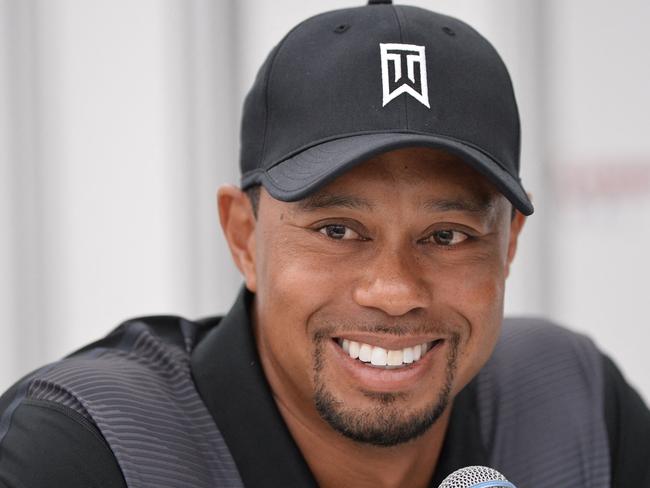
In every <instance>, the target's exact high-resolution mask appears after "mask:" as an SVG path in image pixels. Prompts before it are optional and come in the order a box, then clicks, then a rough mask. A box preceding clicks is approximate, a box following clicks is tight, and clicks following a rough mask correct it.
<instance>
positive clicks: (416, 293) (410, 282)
mask: <svg viewBox="0 0 650 488" xmlns="http://www.w3.org/2000/svg"><path fill="white" fill-rule="evenodd" d="M428 296H429V292H428V289H427V285H426V281H425V279H424V276H423V273H422V268H421V267H420V266H419V265H418V262H417V259H415V258H414V257H413V256H410V255H409V253H408V252H400V251H395V250H390V251H389V250H385V251H384V252H382V253H380V255H379V256H377V258H376V259H374V260H372V261H371V262H370V263H368V266H366V267H365V272H364V276H363V278H362V279H361V280H360V281H359V283H358V284H357V286H355V288H354V291H353V298H354V301H355V302H356V303H358V304H359V305H361V306H363V307H370V308H375V309H379V310H381V311H383V312H384V313H386V314H388V315H391V316H395V317H397V316H402V315H405V314H407V313H409V312H411V311H413V310H417V309H421V308H424V307H426V304H427V302H428Z"/></svg>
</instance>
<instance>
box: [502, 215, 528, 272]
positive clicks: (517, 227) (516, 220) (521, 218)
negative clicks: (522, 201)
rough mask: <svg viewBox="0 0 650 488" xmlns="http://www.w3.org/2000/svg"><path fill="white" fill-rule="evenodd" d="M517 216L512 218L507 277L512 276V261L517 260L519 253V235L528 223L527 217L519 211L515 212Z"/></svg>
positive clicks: (507, 257)
mask: <svg viewBox="0 0 650 488" xmlns="http://www.w3.org/2000/svg"><path fill="white" fill-rule="evenodd" d="M514 212H515V215H514V216H513V217H512V220H511V221H510V237H509V240H508V254H507V256H506V277H507V276H508V275H509V274H510V265H511V264H512V260H513V259H514V258H515V254H516V253H517V242H518V240H519V234H520V233H521V229H523V227H524V224H525V223H526V216H525V215H524V214H522V213H521V212H519V210H515V211H514Z"/></svg>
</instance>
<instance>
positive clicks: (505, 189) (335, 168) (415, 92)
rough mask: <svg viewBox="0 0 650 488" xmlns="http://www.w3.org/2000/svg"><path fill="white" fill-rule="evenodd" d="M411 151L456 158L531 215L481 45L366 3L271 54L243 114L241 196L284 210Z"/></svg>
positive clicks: (408, 11)
mask: <svg viewBox="0 0 650 488" xmlns="http://www.w3.org/2000/svg"><path fill="white" fill-rule="evenodd" d="M414 146H417V147H430V148H434V149H443V150H445V151H446V152H449V153H451V154H454V155H456V156H458V157H460V158H461V159H462V160H463V161H464V162H466V163H467V164H469V165H470V166H471V167H473V168H474V169H475V170H477V171H479V172H480V173H481V174H483V175H484V176H485V177H486V178H488V179H489V180H490V181H491V182H492V183H493V184H494V185H495V186H496V188H497V189H498V190H499V191H500V192H501V193H502V194H503V195H504V196H505V197H506V198H508V199H509V200H510V201H511V202H512V204H513V205H514V206H515V207H516V208H517V209H518V210H519V211H520V212H522V213H523V214H525V215H530V214H532V213H533V205H532V204H531V202H530V200H529V199H528V196H527V195H526V192H525V190H524V189H523V187H522V185H521V182H520V179H519V154H520V126H519V113H518V110H517V102H516V100H515V96H514V92H513V89H512V83H511V81H510V76H509V75H508V71H507V69H506V67H505V65H504V63H503V61H502V60H501V58H500V57H499V55H498V54H497V52H496V51H495V49H494V48H493V47H492V45H491V44H490V43H489V42H488V41H487V40H486V39H485V38H484V37H482V36H481V35H480V34H479V33H478V32H476V31H475V30H474V29H473V28H472V27H470V26H468V25H467V24H465V23H464V22H461V21H459V20H457V19H455V18H452V17H448V16H445V15H441V14H438V13H434V12H431V11H428V10H425V9H421V8H417V7H411V6H406V5H392V2H390V1H380V0H374V1H373V0H371V1H370V3H369V4H368V5H365V6H362V7H356V8H349V9H343V10H335V11H331V12H326V13H323V14H320V15H316V16H314V17H311V18H309V19H307V20H305V21H303V22H302V23H300V24H298V25H297V26H296V27H294V28H293V29H292V30H291V31H290V32H289V33H288V34H287V35H286V36H285V37H284V39H282V41H281V42H280V43H279V44H278V45H277V46H276V47H275V48H274V49H273V50H272V51H271V53H270V54H269V56H268V57H267V59H266V61H265V62H264V64H263V65H262V67H261V68H260V71H259V72H258V74H257V78H256V79H255V82H254V84H253V87H252V88H251V90H250V92H249V93H248V95H247V97H246V101H245V103H244V112H243V120H242V130H241V158H240V166H241V173H242V176H241V187H242V189H246V188H248V187H250V186H253V185H256V184H262V185H263V186H264V188H266V190H267V191H268V192H269V193H270V194H271V196H273V197H274V198H276V199H278V200H283V201H296V200H300V199H302V198H304V197H306V196H308V195H309V194H311V193H312V192H314V191H316V190H318V189H319V188H321V187H323V186H324V185H325V184H327V183H329V182H330V181H332V180H333V179H335V178H336V177H337V176H339V175H341V174H342V173H344V172H345V171H347V170H349V169H350V168H352V167H353V166H355V165H356V164H359V163H361V162H363V161H366V160H368V159H370V158H372V157H373V156H375V155H377V154H380V153H383V152H386V151H390V150H393V149H399V148H403V147H414Z"/></svg>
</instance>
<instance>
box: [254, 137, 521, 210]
mask: <svg viewBox="0 0 650 488" xmlns="http://www.w3.org/2000/svg"><path fill="white" fill-rule="evenodd" d="M412 146H418V147H429V148H432V149H444V150H446V151H447V152H449V153H451V154H454V155H456V156H458V157H460V158H461V159H462V160H463V161H465V162H466V163H467V164H468V165H469V166H471V167H472V168H474V169H475V170H476V171H478V172H479V173H481V174H482V175H484V176H485V177H486V178H487V179H488V180H490V181H491V182H492V183H493V184H494V186H495V187H496V188H497V189H498V190H499V191H500V192H501V193H502V194H503V195H504V196H505V197H506V198H507V199H508V200H510V202H511V203H512V204H513V205H514V206H515V208H517V210H519V211H520V212H521V213H523V214H524V215H530V214H532V213H533V205H532V203H531V202H530V200H529V198H528V195H526V191H525V190H524V188H523V187H522V186H521V183H520V182H519V180H518V179H517V178H515V177H514V176H512V175H511V174H510V173H509V172H508V171H506V170H505V169H503V168H502V167H501V166H500V165H499V164H498V163H497V162H496V161H495V160H494V159H492V158H491V157H490V156H488V155H486V154H485V153H483V152H481V151H479V150H478V149H476V148H474V147H472V146H470V145H467V144H464V143H462V142H460V141H456V140H454V139H448V138H444V137H438V136H431V135H421V134H407V133H395V132H391V133H378V134H362V135H355V136H349V137H342V138H340V139H335V140H331V141H327V142H323V143H321V144H318V145H316V146H313V147H310V148H308V149H306V150H304V151H302V152H300V153H298V154H296V155H294V156H292V157H290V158H288V159H286V160H284V161H282V162H280V163H278V164H276V165H275V166H273V167H271V168H269V169H268V170H266V171H262V172H260V173H257V174H256V175H255V176H254V178H251V179H249V180H248V184H250V183H252V182H253V181H252V180H253V179H254V180H256V181H255V182H256V183H262V184H263V185H264V187H265V188H266V190H267V191H268V192H269V193H270V194H271V196H272V197H273V198H276V199H278V200H282V201H286V202H292V201H296V200H300V199H302V198H304V197H306V196H308V195H310V194H311V193H313V192H314V191H316V190H318V189H319V188H322V187H323V186H324V185H326V184H327V183H329V182H330V181H332V180H334V179H335V178H337V177H338V176H340V175H341V174H343V173H345V172H346V171H348V170H349V169H350V168H352V167H354V166H356V165H357V164H359V163H362V162H364V161H366V160H368V159H370V158H372V157H373V156H376V155H378V154H380V153H383V152H386V151H390V150H393V149H399V148H404V147H412Z"/></svg>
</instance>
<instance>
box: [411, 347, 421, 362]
mask: <svg viewBox="0 0 650 488" xmlns="http://www.w3.org/2000/svg"><path fill="white" fill-rule="evenodd" d="M420 357H422V345H421V344H418V345H417V346H413V361H417V360H418V359H420Z"/></svg>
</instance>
